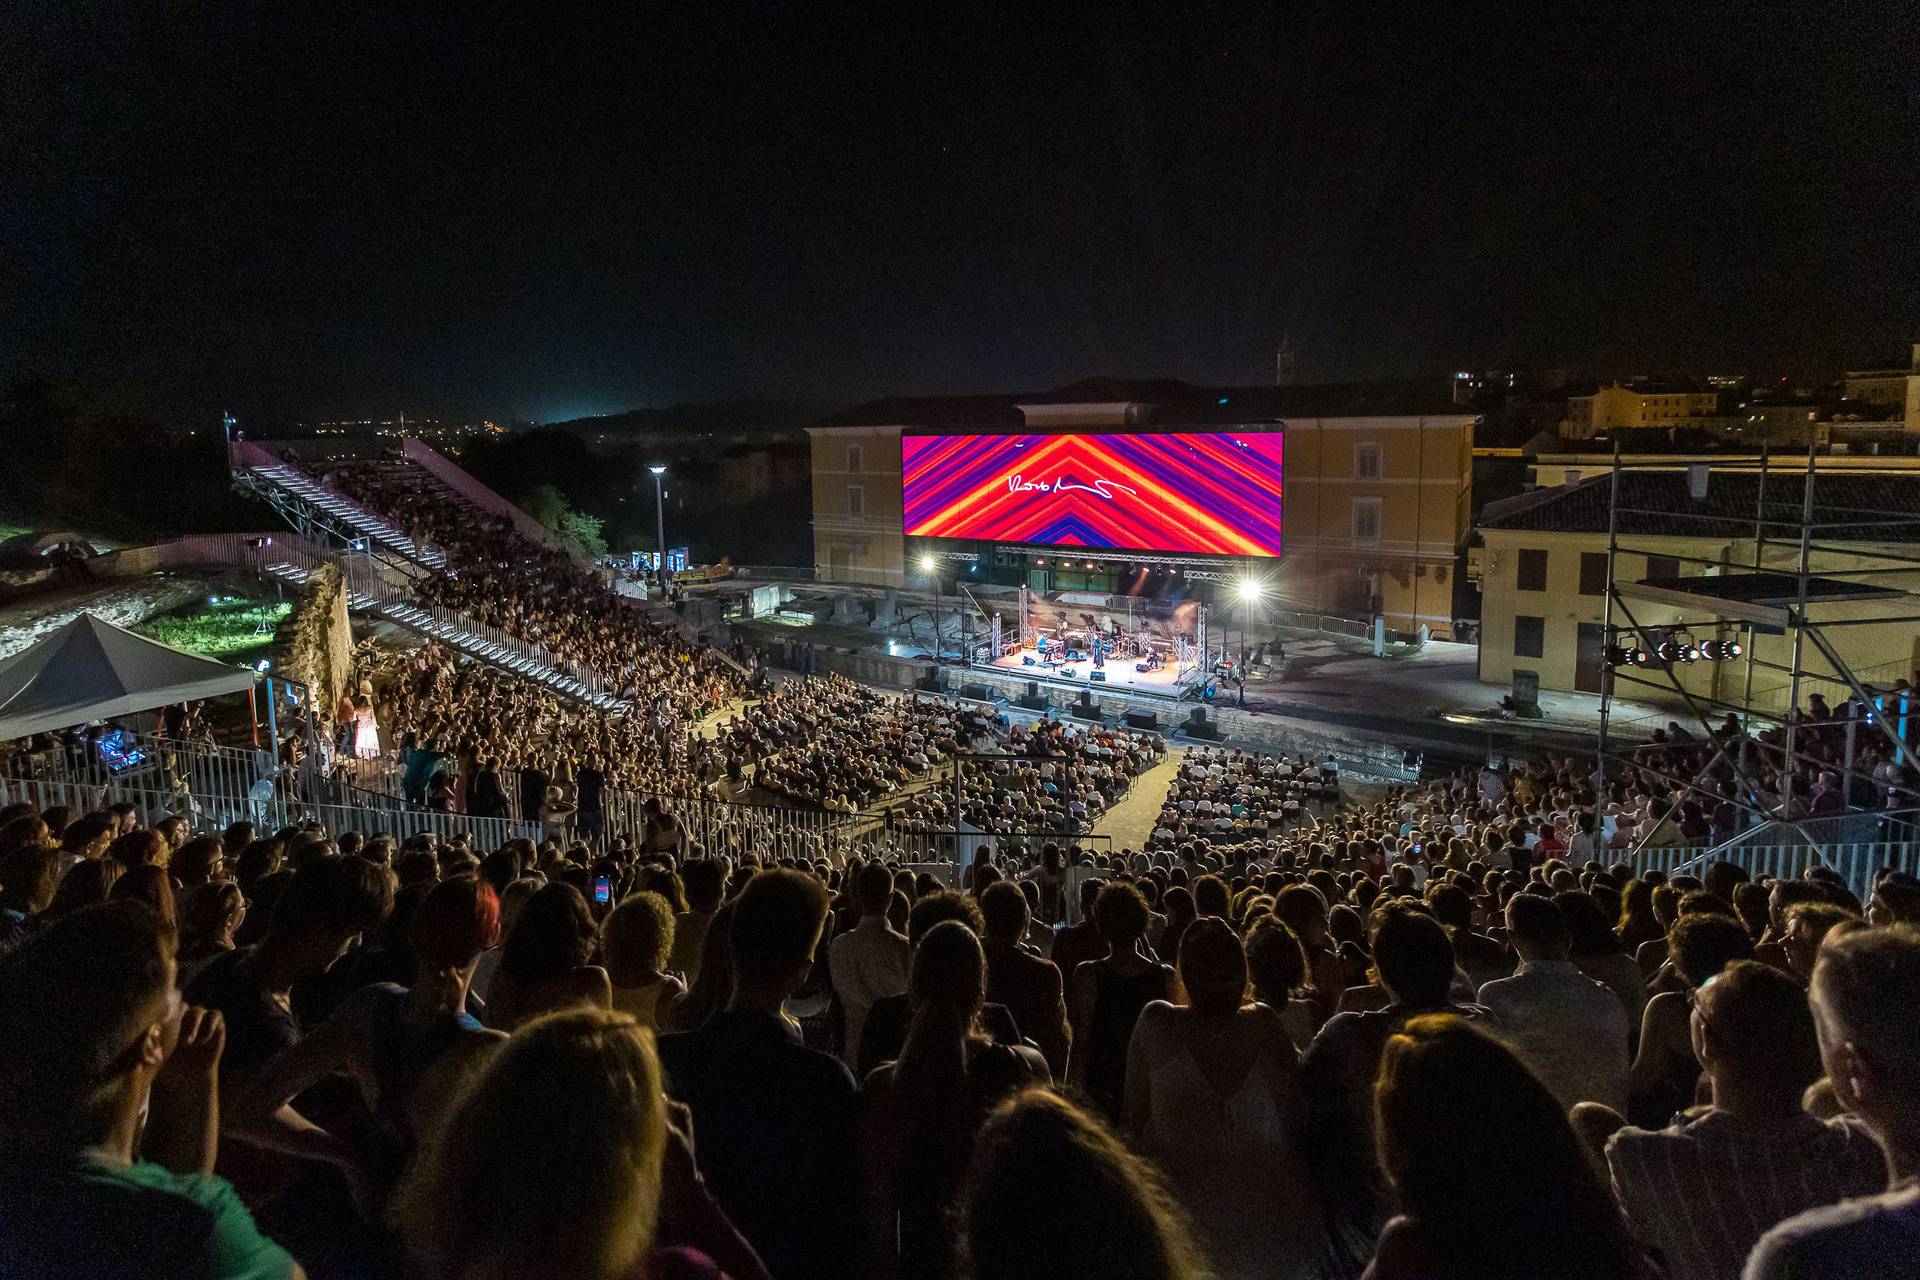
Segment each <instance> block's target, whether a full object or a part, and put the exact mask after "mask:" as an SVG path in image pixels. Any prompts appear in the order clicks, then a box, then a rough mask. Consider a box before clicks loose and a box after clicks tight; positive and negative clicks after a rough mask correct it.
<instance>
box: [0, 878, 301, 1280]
mask: <svg viewBox="0 0 1920 1280" xmlns="http://www.w3.org/2000/svg"><path fill="white" fill-rule="evenodd" d="M173 976H174V966H173V939H172V934H171V931H170V930H168V929H167V928H165V926H164V925H162V923H161V921H160V919H159V917H157V916H156V915H154V913H153V912H152V911H150V910H149V909H148V908H146V907H145V906H143V905H141V904H139V903H133V902H118V903H109V904H106V905H103V906H95V907H87V908H84V909H82V910H80V911H76V912H74V913H73V914H72V915H70V916H67V917H66V918H65V919H63V920H60V921H58V922H56V923H54V924H53V925H51V926H50V927H49V928H48V929H47V930H46V931H45V932H44V933H42V934H40V935H39V936H38V937H36V938H34V939H33V940H32V941H31V942H29V943H28V944H27V945H25V946H23V947H21V948H20V949H19V950H18V951H16V952H14V953H13V954H12V955H10V956H8V957H6V958H4V959H0V1131H4V1132H5V1134H6V1141H5V1143H4V1144H0V1269H4V1270H5V1272H6V1274H8V1275H10V1276H22V1277H26V1276H46V1277H53V1276H59V1277H63V1278H67V1280H91V1278H93V1277H98V1278H99V1280H126V1278H128V1277H154V1278H155V1280H157V1278H158V1277H162V1276H203V1277H208V1278H209V1280H268V1278H270V1277H299V1276H301V1275H302V1274H303V1273H302V1272H301V1270H300V1268H299V1267H298V1266H297V1265H296V1264H295V1263H294V1261H293V1259H292V1258H291V1257H289V1256H288V1255H287V1253H286V1251H285V1250H284V1249H282V1248H280V1247H279V1246H278V1245H276V1244H274V1243H273V1242H272V1241H271V1240H268V1239H266V1238H265V1237H264V1236H262V1235H261V1234H260V1231H259V1229H258V1228H257V1227H256V1226H255V1225H254V1222H253V1218H252V1217H251V1215H249V1214H248V1212H247V1210H246V1209H245V1208H244V1207H243V1206H242V1205H241V1203H240V1199H239V1197H238V1196H236V1195H235V1194H234V1191H233V1188H232V1187H230V1186H228V1185H227V1183H226V1182H225V1181H224V1180H222V1179H220V1178H218V1177H216V1176H214V1173H213V1163H214V1153H215V1150H216V1134H215V1117H216V1116H217V1114H218V1110H217V1105H216V1103H215V1100H214V1098H215V1093H216V1091H217V1088H218V1084H217V1082H218V1079H219V1064H220V1054H221V1049H222V1047H223V1043H224V1041H223V1031H224V1028H223V1026H222V1023H221V1019H220V1015H219V1014H217V1013H211V1012H208V1011H206V1010H202V1009H197V1008H192V1007H183V1006H182V1005H181V1003H180V999H179V993H178V992H177V991H176V990H175V988H174V983H173ZM143 1110H145V1111H146V1112H147V1118H146V1125H145V1130H144V1134H143V1133H142V1128H141V1123H140V1118H141V1112H142V1111H143ZM136 1135H141V1138H142V1140H143V1149H137V1148H136Z"/></svg>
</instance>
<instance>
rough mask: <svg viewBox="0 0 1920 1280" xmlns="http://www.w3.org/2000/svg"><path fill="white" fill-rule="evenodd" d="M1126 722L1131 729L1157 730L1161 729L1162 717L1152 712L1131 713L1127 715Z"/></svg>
mask: <svg viewBox="0 0 1920 1280" xmlns="http://www.w3.org/2000/svg"><path fill="white" fill-rule="evenodd" d="M1126 722H1127V728H1129V729H1147V730H1157V729H1159V728H1160V717H1159V716H1156V715H1154V714H1153V712H1151V711H1129V712H1127V714H1126Z"/></svg>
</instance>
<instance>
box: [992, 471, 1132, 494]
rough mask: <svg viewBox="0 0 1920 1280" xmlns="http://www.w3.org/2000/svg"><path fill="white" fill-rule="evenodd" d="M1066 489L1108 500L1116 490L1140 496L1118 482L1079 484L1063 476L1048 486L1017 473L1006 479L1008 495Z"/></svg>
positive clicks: (1045, 483) (1057, 477) (1044, 482)
mask: <svg viewBox="0 0 1920 1280" xmlns="http://www.w3.org/2000/svg"><path fill="white" fill-rule="evenodd" d="M1068 489H1079V490H1081V491H1082V492H1084V493H1091V494H1095V495H1097V496H1099V497H1102V498H1107V499H1109V500H1111V499H1112V497H1113V491H1114V490H1116V489H1118V490H1120V491H1121V492H1123V493H1130V494H1132V495H1133V496H1134V497H1136V498H1137V497H1139V496H1140V491H1139V490H1138V489H1135V488H1134V487H1133V486H1132V485H1125V484H1121V483H1120V482H1119V481H1118V480H1095V481H1093V482H1092V483H1091V484H1081V483H1079V482H1078V481H1075V480H1069V479H1067V478H1066V477H1065V476H1055V477H1054V478H1053V483H1052V484H1048V483H1047V482H1046V481H1044V480H1029V479H1027V478H1026V477H1025V476H1022V475H1021V474H1020V473H1018V472H1015V473H1014V474H1013V475H1010V476H1008V477H1007V492H1008V493H1064V492H1066V491H1067V490H1068Z"/></svg>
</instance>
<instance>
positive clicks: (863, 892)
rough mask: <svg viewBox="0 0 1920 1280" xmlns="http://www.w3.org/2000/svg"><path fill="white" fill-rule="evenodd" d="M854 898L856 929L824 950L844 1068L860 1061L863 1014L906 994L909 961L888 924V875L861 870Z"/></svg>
mask: <svg viewBox="0 0 1920 1280" xmlns="http://www.w3.org/2000/svg"><path fill="white" fill-rule="evenodd" d="M854 894H855V896H856V897H857V898H858V900H859V903H860V923H858V924H856V925H855V926H854V927H853V928H852V929H850V930H848V931H847V932H846V933H843V934H841V935H840V936H839V937H837V938H835V939H834V940H833V942H832V944H831V945H829V946H828V948H827V970H828V974H829V976H830V977H831V978H832V980H833V993H834V995H836V996H838V997H839V999H840V1007H841V1008H842V1009H843V1010H844V1011H845V1013H846V1037H845V1046H844V1047H845V1053H844V1055H843V1056H844V1058H845V1060H846V1061H847V1062H848V1063H849V1064H851V1063H855V1062H858V1061H859V1060H860V1031H861V1028H862V1027H863V1026H864V1025H865V1023H866V1020H867V1011H868V1010H869V1009H871V1008H873V1002H874V1001H875V1000H879V999H881V998H883V997H885V996H897V995H900V994H901V993H902V992H904V991H906V989H907V977H908V972H909V966H910V961H911V954H910V953H911V948H910V947H909V946H908V943H907V939H906V935H905V934H902V933H899V932H897V931H896V930H895V929H894V927H893V926H892V925H890V924H888V923H887V903H888V901H889V900H891V899H892V897H893V873H892V872H891V871H889V870H887V868H885V867H883V866H881V865H880V864H878V863H875V864H873V865H872V866H868V867H862V868H861V869H860V875H859V877H858V878H857V879H856V880H855V881H854Z"/></svg>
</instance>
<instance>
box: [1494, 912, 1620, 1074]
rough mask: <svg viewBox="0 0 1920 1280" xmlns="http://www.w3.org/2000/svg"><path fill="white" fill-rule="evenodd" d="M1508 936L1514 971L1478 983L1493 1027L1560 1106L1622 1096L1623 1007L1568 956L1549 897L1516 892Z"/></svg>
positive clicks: (1566, 938)
mask: <svg viewBox="0 0 1920 1280" xmlns="http://www.w3.org/2000/svg"><path fill="white" fill-rule="evenodd" d="M1507 939H1508V941H1509V942H1511V943H1512V945H1513V949H1514V951H1515V952H1516V953H1517V954H1518V955H1519V957H1520V967H1519V968H1518V969H1516V970H1514V974H1513V976H1512V977H1511V978H1498V979H1496V980H1494V981H1492V982H1489V983H1488V984H1487V985H1486V986H1484V987H1482V988H1480V1001H1479V1002H1480V1004H1481V1006H1482V1007H1484V1008H1485V1009H1486V1010H1487V1012H1488V1014H1489V1015H1490V1018H1491V1026H1492V1029H1493V1030H1494V1031H1495V1032H1496V1033H1497V1034H1498V1035H1499V1036H1500V1037H1501V1038H1502V1039H1503V1040H1505V1041H1506V1042H1507V1044H1508V1045H1509V1046H1510V1047H1511V1048H1512V1049H1513V1051H1514V1052H1515V1053H1517V1054H1518V1055H1519V1056H1520V1060H1521V1061H1522V1062H1524V1063H1526V1064H1527V1066H1528V1068H1529V1069H1531V1070H1532V1071H1533V1073H1534V1074H1535V1075H1536V1076H1538V1077H1539V1078H1540V1082H1541V1083H1542V1084H1544V1085H1546V1086H1547V1089H1548V1090H1549V1091H1550V1092H1551V1093H1552V1094H1553V1096H1554V1097H1556V1098H1558V1099H1559V1100H1560V1105H1561V1106H1562V1107H1572V1106H1573V1104H1574V1103H1576V1102H1598V1103H1603V1104H1605V1105H1606V1106H1609V1107H1614V1108H1616V1109H1618V1108H1621V1107H1624V1106H1626V1103H1627V1068H1628V1066H1629V1065H1630V1063H1629V1059H1628V1049H1627V1039H1628V1034H1627V1011H1626V1009H1625V1008H1624V1007H1623V1006H1622V1005H1621V1003H1620V1000H1619V999H1618V997H1616V996H1615V995H1614V994H1613V992H1612V991H1610V990H1608V989H1607V988H1606V987H1604V986H1601V985H1600V984H1599V983H1597V982H1595V981H1594V980H1593V979H1592V978H1589V977H1588V976H1587V975H1586V974H1584V973H1582V972H1580V970H1579V968H1578V967H1577V966H1576V965H1575V964H1574V963H1573V961H1572V960H1571V959H1569V958H1568V957H1569V955H1570V952H1571V948H1572V945H1573V942H1572V935H1571V934H1569V933H1568V931H1567V922H1566V919H1565V918H1564V917H1563V916H1562V915H1561V914H1560V908H1559V907H1557V906H1555V905H1554V904H1553V899H1551V898H1544V897H1541V896H1540V895H1538V894H1533V893H1516V894H1514V895H1513V898H1512V900H1511V901H1509V902H1508V903H1507Z"/></svg>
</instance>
